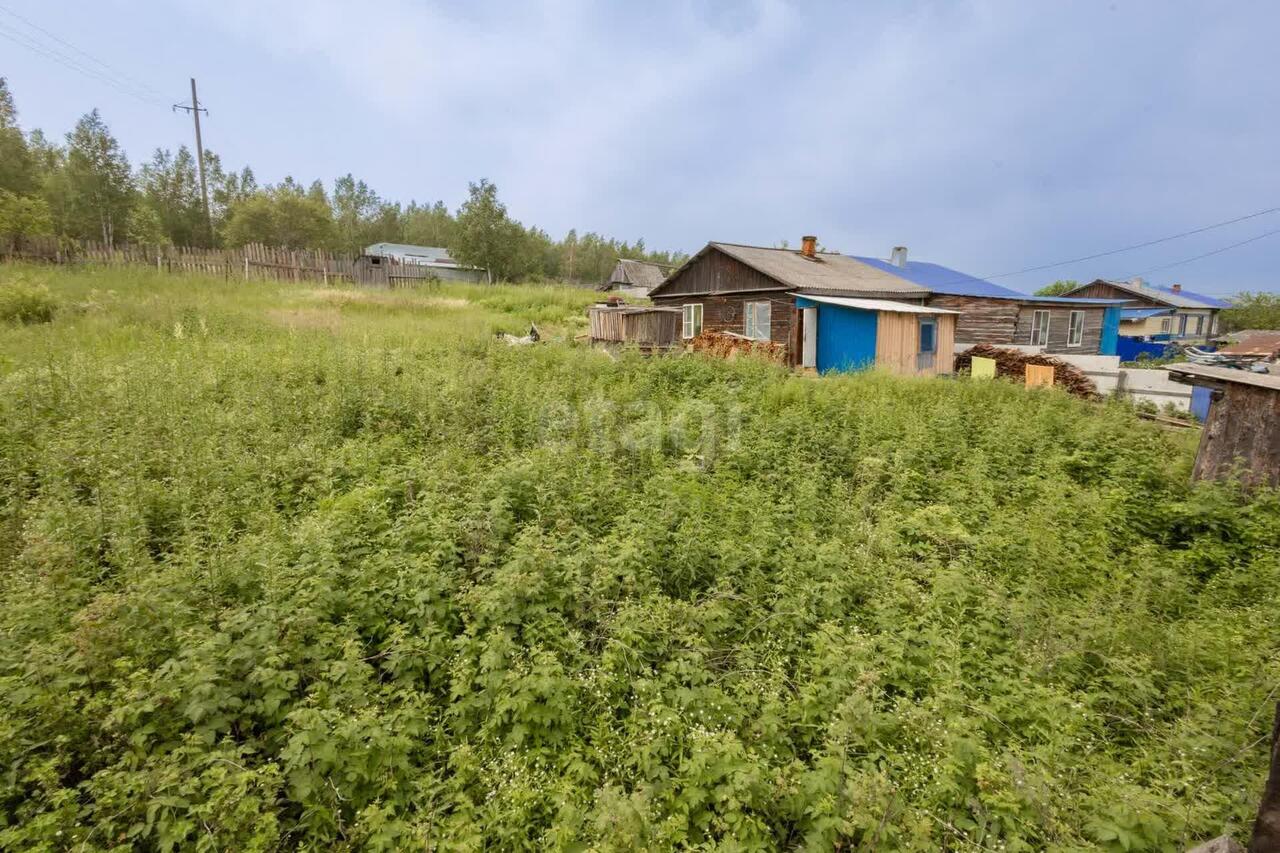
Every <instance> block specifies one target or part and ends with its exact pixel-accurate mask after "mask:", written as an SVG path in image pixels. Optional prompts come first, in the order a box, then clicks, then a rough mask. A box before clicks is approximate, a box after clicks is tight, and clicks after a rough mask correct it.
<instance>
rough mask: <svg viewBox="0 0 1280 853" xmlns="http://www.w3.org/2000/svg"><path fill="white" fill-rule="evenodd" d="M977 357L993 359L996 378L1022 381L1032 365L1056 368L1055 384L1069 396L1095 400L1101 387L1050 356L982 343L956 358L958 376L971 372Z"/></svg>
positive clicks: (1054, 374) (1074, 368) (1073, 368)
mask: <svg viewBox="0 0 1280 853" xmlns="http://www.w3.org/2000/svg"><path fill="white" fill-rule="evenodd" d="M974 356H981V357H982V358H990V359H993V360H994V361H995V363H996V376H998V377H1000V378H1005V379H1013V380H1014V381H1016V382H1022V381H1023V380H1024V379H1025V378H1026V375H1027V365H1028V364H1044V365H1050V366H1052V367H1053V384H1054V385H1057V386H1058V387H1059V388H1062V389H1063V390H1064V391H1066V392H1067V393H1069V394H1074V395H1075V396H1077V397H1083V398H1085V399H1086V400H1094V399H1097V397H1098V387H1097V386H1096V385H1094V384H1093V380H1092V379H1090V378H1089V377H1088V376H1086V375H1085V374H1084V371H1082V370H1081V369H1080V368H1078V367H1076V366H1075V365H1072V364H1068V363H1067V362H1065V361H1062V360H1061V359H1057V358H1054V357H1053V356H1049V355H1031V354H1029V353H1025V352H1022V351H1020V350H1016V349H1002V348H1000V347H993V346H991V345H990V344H978V345H977V346H974V347H970V348H969V349H967V350H965V351H964V352H962V353H960V354H959V355H957V356H956V361H955V371H956V373H968V372H969V370H970V368H971V366H972V363H973V361H972V360H973V357H974Z"/></svg>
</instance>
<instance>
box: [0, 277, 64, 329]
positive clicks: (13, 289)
mask: <svg viewBox="0 0 1280 853" xmlns="http://www.w3.org/2000/svg"><path fill="white" fill-rule="evenodd" d="M57 310H58V303H57V300H55V299H54V298H53V294H51V293H50V292H49V288H47V287H45V286H44V285H43V284H40V283H38V282H32V281H31V280H29V279H27V278H26V277H24V276H14V277H10V278H2V279H0V322H5V323H20V324H24V325H29V324H33V323H51V322H53V315H54V314H56V313H57Z"/></svg>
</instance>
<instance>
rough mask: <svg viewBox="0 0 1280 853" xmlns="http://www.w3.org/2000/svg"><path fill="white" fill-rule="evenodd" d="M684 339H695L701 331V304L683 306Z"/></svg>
mask: <svg viewBox="0 0 1280 853" xmlns="http://www.w3.org/2000/svg"><path fill="white" fill-rule="evenodd" d="M683 310H684V337H686V338H696V337H697V336H698V334H699V333H700V332H701V331H702V303H700V302H699V303H694V304H692V305H685V306H684V309H683Z"/></svg>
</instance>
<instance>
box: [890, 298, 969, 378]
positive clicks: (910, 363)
mask: <svg viewBox="0 0 1280 853" xmlns="http://www.w3.org/2000/svg"><path fill="white" fill-rule="evenodd" d="M934 319H936V320H937V324H938V340H937V352H936V353H934V358H933V363H932V364H928V365H924V366H921V364H920V315H919V314H904V313H900V312H897V311H881V312H879V316H878V317H877V319H876V367H879V368H882V369H884V370H888V371H890V372H892V373H898V374H902V375H905V376H936V375H938V374H940V373H941V374H946V373H950V372H951V370H952V364H953V362H954V361H955V340H956V339H955V329H956V322H955V321H956V316H955V315H954V314H939V315H938V316H937V317H935V318H934Z"/></svg>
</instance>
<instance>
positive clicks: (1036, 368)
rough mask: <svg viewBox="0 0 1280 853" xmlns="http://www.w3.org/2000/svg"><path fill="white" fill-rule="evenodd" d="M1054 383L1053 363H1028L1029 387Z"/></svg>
mask: <svg viewBox="0 0 1280 853" xmlns="http://www.w3.org/2000/svg"><path fill="white" fill-rule="evenodd" d="M1052 384H1053V365H1051V364H1028V365H1027V387H1028V388H1033V387H1035V386H1037V385H1052Z"/></svg>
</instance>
